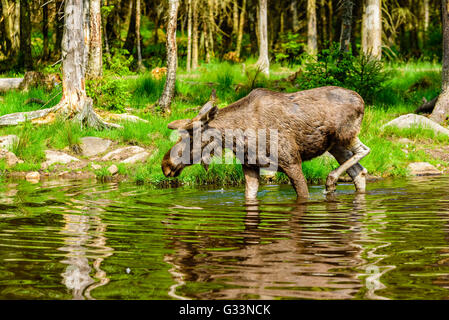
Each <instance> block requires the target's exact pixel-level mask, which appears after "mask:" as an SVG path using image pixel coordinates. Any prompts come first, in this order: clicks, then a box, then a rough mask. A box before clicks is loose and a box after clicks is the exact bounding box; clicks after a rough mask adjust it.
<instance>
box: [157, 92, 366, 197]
mask: <svg viewBox="0 0 449 320" xmlns="http://www.w3.org/2000/svg"><path fill="white" fill-rule="evenodd" d="M214 102H215V97H214V95H213V96H212V99H211V101H209V102H208V103H206V104H205V105H204V106H203V107H202V109H201V110H200V112H199V114H198V115H197V116H196V117H194V118H193V119H184V120H176V121H173V122H171V123H169V124H168V128H169V129H172V130H178V132H179V133H180V135H181V137H180V138H179V140H178V142H177V143H176V144H175V145H174V146H173V147H172V148H171V149H170V150H169V151H168V152H167V154H166V155H165V156H164V158H163V160H162V171H163V173H164V175H165V176H166V177H176V176H178V175H179V174H180V173H181V171H182V170H183V169H184V168H185V167H186V166H188V165H191V164H193V163H203V165H205V168H206V169H207V164H206V163H205V162H206V161H204V156H203V155H202V154H201V150H204V149H205V148H208V146H210V145H211V143H212V142H211V141H210V140H209V139H204V140H200V141H195V130H200V132H205V130H214V132H217V133H218V135H219V136H220V135H221V138H222V139H216V140H217V141H219V142H216V144H215V146H214V147H215V149H214V150H217V148H216V147H218V150H223V149H224V148H226V149H230V150H232V151H233V152H234V154H235V155H236V157H237V158H238V159H239V160H240V162H241V164H242V168H243V173H244V175H245V182H246V189H245V197H246V199H255V198H257V192H258V188H259V178H260V168H264V167H267V166H268V165H267V163H266V161H265V162H264V163H262V161H259V160H257V159H256V160H255V161H254V159H253V161H249V160H251V157H252V155H251V152H250V151H252V152H253V153H254V152H256V153H257V152H259V151H261V150H262V149H264V147H260V145H259V144H257V145H256V148H254V147H251V146H250V145H249V144H250V142H251V141H255V140H254V139H256V140H257V137H255V136H254V133H255V132H258V130H259V131H260V130H265V131H267V130H270V132H275V133H276V138H277V139H275V141H274V142H273V139H272V138H273V134H271V133H270V135H265V136H264V139H266V140H267V141H266V142H267V143H266V144H265V149H266V150H264V151H266V152H267V153H268V152H269V151H268V150H270V151H271V150H272V147H273V146H275V147H276V151H277V152H275V154H271V153H270V155H269V157H268V158H269V159H272V160H273V161H276V162H277V171H280V172H284V173H285V174H286V175H287V176H288V177H289V179H290V181H291V184H292V185H293V187H294V189H295V191H296V194H297V197H298V198H307V197H308V195H309V193H308V188H307V182H306V179H305V178H304V174H303V172H302V167H301V164H302V162H303V161H307V160H311V159H313V158H315V157H318V156H320V155H322V154H324V153H325V152H326V151H328V152H329V153H331V154H332V155H333V156H334V158H335V159H336V160H337V161H338V163H339V164H340V166H339V167H338V168H337V169H335V170H333V171H332V172H330V173H329V175H328V177H327V180H326V191H327V192H328V193H332V192H335V190H336V183H337V180H338V178H339V177H340V176H341V175H342V174H343V173H344V172H345V171H346V172H347V173H348V175H349V176H350V177H351V179H352V181H353V183H354V185H355V188H356V191H357V192H361V193H363V192H365V189H366V175H367V170H366V169H365V168H364V167H363V166H362V165H360V164H359V161H360V160H361V159H363V158H364V157H366V156H367V155H368V154H369V153H370V149H369V148H368V147H367V146H365V145H364V144H363V143H362V142H361V141H360V140H359V138H358V134H359V132H360V127H361V124H362V119H363V115H364V106H365V104H364V101H363V99H362V97H360V95H358V94H357V93H356V92H354V91H352V90H348V89H344V88H340V87H322V88H316V89H311V90H305V91H299V92H295V93H280V92H274V91H270V90H267V89H255V90H253V91H251V92H250V93H249V95H247V96H246V97H244V98H242V99H240V100H238V101H237V102H235V103H233V104H231V105H229V106H227V107H225V108H222V109H218V108H217V106H215V105H214ZM229 130H231V131H232V130H241V131H243V130H245V132H251V134H247V135H245V134H243V135H241V136H239V137H234V138H233V139H232V143H231V145H228V144H225V143H223V141H225V140H226V137H225V136H226V133H227V132H229ZM260 139H261V138H260V137H259V140H260ZM196 140H198V139H196ZM214 140H215V139H214ZM268 140H270V141H269V142H268ZM260 142H261V141H259V142H258V143H260ZM217 143H218V145H217ZM258 146H259V149H260V150H257V149H258ZM242 150H243V152H242ZM198 151H200V153H198ZM195 152H196V156H195ZM183 153H185V154H187V160H188V161H179V160H177V159H176V158H177V157H179V156H180V155H181V154H183ZM198 154H200V155H201V156H198ZM253 158H254V157H253Z"/></svg>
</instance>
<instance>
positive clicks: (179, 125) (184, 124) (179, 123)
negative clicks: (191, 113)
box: [168, 119, 192, 130]
mask: <svg viewBox="0 0 449 320" xmlns="http://www.w3.org/2000/svg"><path fill="white" fill-rule="evenodd" d="M191 123H192V120H190V119H183V120H175V121H173V122H170V123H169V124H168V128H169V129H172V130H180V129H187V128H188V127H189V125H190V124H191Z"/></svg>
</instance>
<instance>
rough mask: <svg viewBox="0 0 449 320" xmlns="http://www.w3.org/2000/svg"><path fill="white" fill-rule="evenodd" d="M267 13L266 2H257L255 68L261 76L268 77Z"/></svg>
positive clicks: (264, 0)
mask: <svg viewBox="0 0 449 320" xmlns="http://www.w3.org/2000/svg"><path fill="white" fill-rule="evenodd" d="M267 11H268V8H267V0H259V60H258V61H257V66H258V68H259V69H260V70H261V72H262V73H263V74H265V75H266V76H267V77H269V76H270V60H269V58H268V25H267V20H268V19H267Z"/></svg>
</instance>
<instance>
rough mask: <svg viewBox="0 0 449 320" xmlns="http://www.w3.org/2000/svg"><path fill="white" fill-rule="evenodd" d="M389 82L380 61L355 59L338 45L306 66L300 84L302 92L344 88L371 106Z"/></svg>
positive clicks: (325, 51)
mask: <svg viewBox="0 0 449 320" xmlns="http://www.w3.org/2000/svg"><path fill="white" fill-rule="evenodd" d="M386 79H387V77H386V74H385V72H384V71H383V64H382V63H381V62H380V61H378V60H375V59H371V58H369V57H367V56H364V55H360V56H358V57H356V56H354V55H352V53H351V52H340V50H339V45H338V44H337V43H335V44H333V45H332V46H331V47H330V48H329V49H324V50H322V51H321V52H320V53H318V56H317V58H316V59H311V60H310V62H307V63H306V64H305V66H304V70H303V72H302V73H301V75H300V76H299V77H298V78H297V83H298V85H299V88H300V89H312V88H317V87H323V86H339V87H344V88H347V89H351V90H354V91H356V92H358V93H359V94H360V95H361V96H362V97H363V98H364V99H365V101H366V102H367V103H371V102H372V101H373V99H374V97H375V96H376V94H377V93H378V92H380V91H381V90H382V89H383V85H384V82H385V81H386Z"/></svg>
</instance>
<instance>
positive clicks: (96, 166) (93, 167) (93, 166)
mask: <svg viewBox="0 0 449 320" xmlns="http://www.w3.org/2000/svg"><path fill="white" fill-rule="evenodd" d="M90 167H91V168H92V169H94V170H100V169H101V166H100V165H99V164H95V163H91V164H90Z"/></svg>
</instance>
